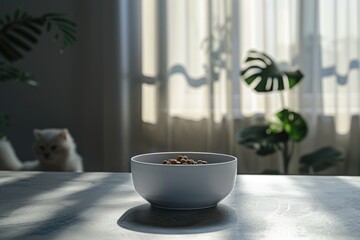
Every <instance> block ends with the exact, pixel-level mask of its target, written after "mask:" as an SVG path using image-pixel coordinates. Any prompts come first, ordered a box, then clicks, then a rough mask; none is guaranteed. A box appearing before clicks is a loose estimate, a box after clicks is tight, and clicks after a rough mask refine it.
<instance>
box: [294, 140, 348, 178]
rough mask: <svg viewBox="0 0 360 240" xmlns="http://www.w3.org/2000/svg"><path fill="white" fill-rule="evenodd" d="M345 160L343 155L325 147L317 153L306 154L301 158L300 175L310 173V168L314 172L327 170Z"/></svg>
mask: <svg viewBox="0 0 360 240" xmlns="http://www.w3.org/2000/svg"><path fill="white" fill-rule="evenodd" d="M343 160H344V156H343V154H342V153H341V152H340V151H339V150H337V149H335V148H333V147H329V146H328V147H323V148H321V149H318V150H316V151H315V152H312V153H309V154H306V155H304V156H302V157H301V158H300V162H299V163H300V168H299V172H300V173H309V171H310V168H312V169H313V171H314V172H319V171H322V170H325V169H327V168H329V167H332V166H335V165H336V164H338V163H339V162H342V161H343Z"/></svg>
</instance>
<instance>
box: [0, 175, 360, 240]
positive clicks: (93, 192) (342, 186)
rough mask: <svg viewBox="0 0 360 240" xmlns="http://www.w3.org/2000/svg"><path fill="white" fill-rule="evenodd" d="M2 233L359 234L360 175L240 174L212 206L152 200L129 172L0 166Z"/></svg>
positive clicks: (310, 236)
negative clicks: (181, 206)
mask: <svg viewBox="0 0 360 240" xmlns="http://www.w3.org/2000/svg"><path fill="white" fill-rule="evenodd" d="M0 239H46V240H48V239H66V240H68V239H87V240H91V239H102V240H103V239H126V240H127V239H131V240H135V239H156V240H157V239H160V240H161V239H164V240H171V239H187V240H189V239H216V240H223V239H224V240H225V239H229V240H232V239H245V240H247V239H249V240H250V239H276V240H278V239H286V240H290V239H317V240H319V239H336V240H338V239H360V178H359V177H330V176H329V177H310V176H265V175H239V176H238V177H237V182H236V186H235V189H234V190H233V192H232V193H231V194H230V195H229V196H228V197H227V198H226V199H225V200H224V201H222V202H221V204H219V206H218V207H216V208H211V209H207V210H197V211H170V210H160V209H156V208H152V207H151V206H150V205H149V204H147V202H145V200H143V199H142V198H141V197H140V196H139V195H138V194H137V193H136V192H135V191H134V188H133V185H132V180H131V175H130V174H128V173H82V174H79V173H40V172H0Z"/></svg>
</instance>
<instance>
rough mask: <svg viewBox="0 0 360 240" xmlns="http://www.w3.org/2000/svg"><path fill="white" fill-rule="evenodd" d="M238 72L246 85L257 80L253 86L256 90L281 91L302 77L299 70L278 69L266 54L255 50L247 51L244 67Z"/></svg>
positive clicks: (289, 87)
mask: <svg viewBox="0 0 360 240" xmlns="http://www.w3.org/2000/svg"><path fill="white" fill-rule="evenodd" d="M240 74H241V76H242V77H243V78H244V80H245V82H246V83H247V84H248V85H252V84H253V83H254V82H255V80H257V79H258V80H259V81H258V82H257V81H256V86H254V89H255V90H256V91H257V92H272V91H282V90H285V89H286V87H285V86H286V85H288V89H291V88H293V87H294V86H295V85H296V84H298V83H299V82H300V80H301V79H302V77H303V74H302V73H301V71H300V70H296V71H280V70H279V68H278V67H277V65H276V63H275V62H274V61H273V60H272V59H271V58H270V57H269V56H268V55H267V54H265V53H262V52H258V51H255V50H252V51H249V53H248V56H247V58H246V60H245V67H244V69H243V70H242V71H241V73H240ZM286 82H287V84H286Z"/></svg>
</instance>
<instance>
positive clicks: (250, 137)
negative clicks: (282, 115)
mask: <svg viewBox="0 0 360 240" xmlns="http://www.w3.org/2000/svg"><path fill="white" fill-rule="evenodd" d="M287 140H288V136H287V134H286V133H285V134H284V133H272V132H271V131H269V125H258V126H250V127H247V128H244V129H242V130H241V131H240V132H239V133H238V134H237V142H238V143H239V144H241V145H243V146H245V147H247V148H250V149H255V150H256V154H258V155H262V156H264V155H268V154H272V153H274V152H276V151H277V150H279V148H280V144H281V143H283V142H285V141H287Z"/></svg>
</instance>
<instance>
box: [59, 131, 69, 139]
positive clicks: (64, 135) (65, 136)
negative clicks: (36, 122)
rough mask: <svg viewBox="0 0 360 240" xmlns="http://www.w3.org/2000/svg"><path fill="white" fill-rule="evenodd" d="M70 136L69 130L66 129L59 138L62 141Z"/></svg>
mask: <svg viewBox="0 0 360 240" xmlns="http://www.w3.org/2000/svg"><path fill="white" fill-rule="evenodd" d="M68 134H69V130H67V128H64V129H62V130H61V132H60V134H59V137H61V138H62V139H64V140H66V139H67V137H68Z"/></svg>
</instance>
